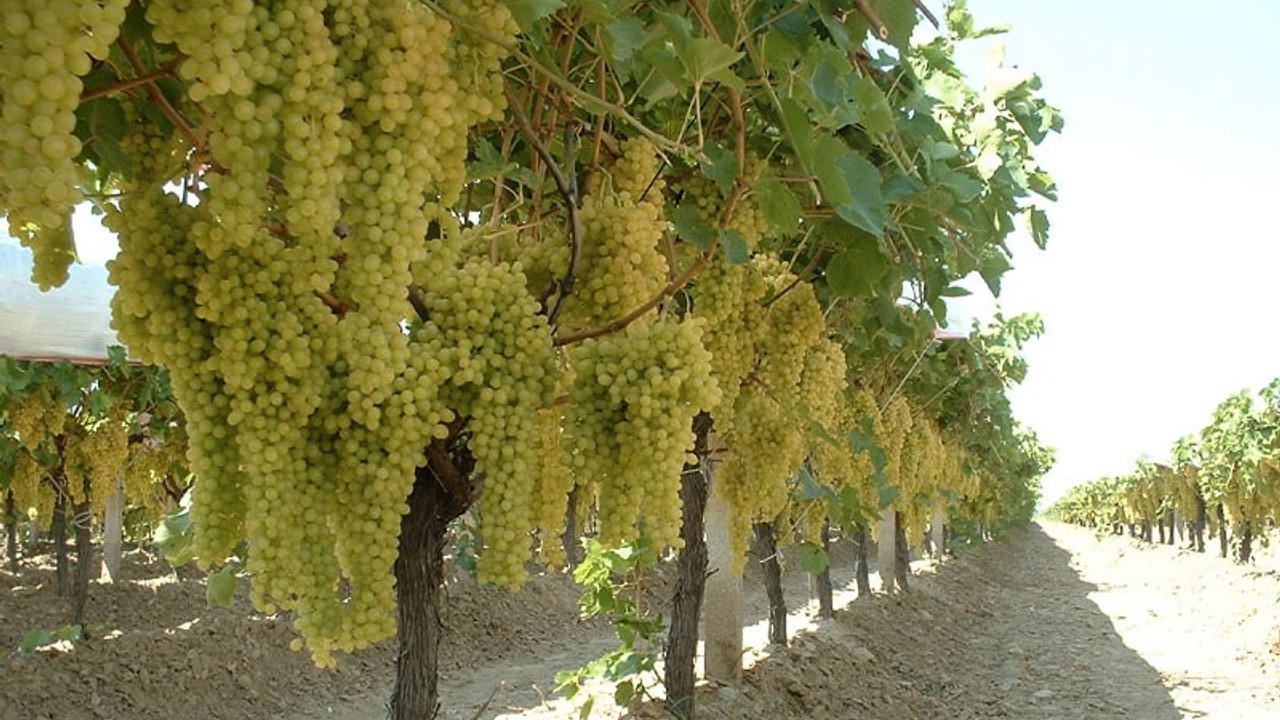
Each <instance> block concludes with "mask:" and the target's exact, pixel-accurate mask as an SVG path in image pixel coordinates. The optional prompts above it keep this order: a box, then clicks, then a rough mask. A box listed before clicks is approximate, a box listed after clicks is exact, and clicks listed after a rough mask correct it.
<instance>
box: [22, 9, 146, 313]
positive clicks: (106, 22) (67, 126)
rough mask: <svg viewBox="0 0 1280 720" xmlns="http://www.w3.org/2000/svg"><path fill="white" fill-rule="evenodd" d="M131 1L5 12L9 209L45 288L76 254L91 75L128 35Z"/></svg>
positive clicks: (61, 277) (60, 279)
mask: <svg viewBox="0 0 1280 720" xmlns="http://www.w3.org/2000/svg"><path fill="white" fill-rule="evenodd" d="M128 4H129V0H8V2H6V3H5V7H4V9H3V11H0V97H2V98H4V102H3V109H2V110H0V208H4V209H5V212H6V213H7V215H8V221H9V232H10V233H12V234H13V235H14V236H15V237H17V238H18V239H19V240H20V241H21V242H22V244H23V245H26V246H27V247H30V248H31V249H32V252H33V253H34V254H35V260H36V262H35V270H34V274H33V276H32V280H33V281H34V282H35V283H36V284H37V285H39V286H40V288H41V289H42V290H47V289H49V288H50V287H53V286H56V285H61V284H62V283H64V282H66V279H67V272H66V268H67V266H68V265H69V264H70V263H71V261H72V260H74V258H75V251H74V243H72V241H71V235H70V233H71V227H70V221H69V217H70V214H71V209H72V207H73V206H74V205H75V203H76V202H77V200H79V199H80V191H79V189H78V183H79V180H80V170H79V169H78V168H77V166H76V162H75V160H76V157H77V156H78V155H79V154H80V150H81V142H80V140H79V139H78V138H77V137H76V136H75V127H76V116H75V111H76V108H77V107H78V106H79V104H80V93H81V92H82V91H83V89H84V83H83V82H82V81H81V79H80V78H82V77H84V76H85V75H86V74H88V72H89V71H90V70H91V69H92V67H93V62H94V61H95V60H103V59H105V58H106V57H107V54H108V53H109V52H110V48H111V45H112V43H114V42H115V41H116V38H117V37H118V36H119V34H120V24H121V23H122V22H123V21H124V18H125V8H126V7H127V6H128Z"/></svg>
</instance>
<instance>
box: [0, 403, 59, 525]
mask: <svg viewBox="0 0 1280 720" xmlns="http://www.w3.org/2000/svg"><path fill="white" fill-rule="evenodd" d="M7 412H8V415H9V427H10V428H11V429H12V431H13V436H12V440H13V441H14V442H15V444H16V445H17V447H16V448H15V449H16V450H17V452H16V453H15V454H14V455H15V463H14V469H13V478H12V479H11V481H10V483H9V489H10V490H12V491H13V497H14V501H15V503H16V504H17V506H18V507H19V508H22V509H29V508H35V510H36V516H37V517H38V518H40V520H41V522H45V523H47V522H48V521H49V519H50V518H51V517H52V512H53V503H54V493H53V492H52V490H51V489H50V488H48V487H46V486H45V485H44V480H45V477H46V475H47V473H46V470H45V467H44V466H43V465H42V464H41V463H40V462H39V460H37V459H36V456H35V454H34V453H35V450H36V449H37V448H38V447H40V446H41V445H42V444H43V443H45V442H46V440H47V441H52V440H53V439H54V438H55V437H56V436H58V435H61V434H63V432H64V430H65V428H66V424H67V410H66V408H65V407H64V406H63V405H62V403H60V402H58V400H57V399H56V398H55V397H53V396H52V394H50V393H48V392H46V391H43V390H40V389H37V390H36V391H35V392H32V393H30V394H28V395H25V396H23V397H21V398H18V399H10V401H9V404H8V407H7Z"/></svg>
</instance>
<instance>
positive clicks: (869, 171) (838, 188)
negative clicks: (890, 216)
mask: <svg viewBox="0 0 1280 720" xmlns="http://www.w3.org/2000/svg"><path fill="white" fill-rule="evenodd" d="M815 152H816V158H815V161H816V162H815V164H814V174H815V175H817V176H818V184H819V185H820V186H821V187H822V192H823V193H824V194H825V195H826V199H827V202H828V203H830V204H831V205H833V206H834V207H835V209H836V214H837V215H839V216H840V217H841V218H842V219H843V220H844V221H845V222H847V223H849V224H850V225H852V226H854V227H856V228H861V229H862V230H866V231H867V232H869V233H871V234H872V235H874V236H876V237H879V236H880V235H883V234H884V225H885V207H884V196H883V195H882V194H881V191H880V184H881V180H880V172H879V171H878V170H876V167H875V166H874V165H872V164H871V163H870V162H868V161H867V160H866V158H864V157H862V156H861V155H858V154H857V153H855V152H853V151H852V150H850V149H849V146H848V145H845V144H844V143H843V142H841V141H840V140H838V139H836V138H833V137H830V136H827V137H823V138H819V140H818V142H817V146H816V148H815Z"/></svg>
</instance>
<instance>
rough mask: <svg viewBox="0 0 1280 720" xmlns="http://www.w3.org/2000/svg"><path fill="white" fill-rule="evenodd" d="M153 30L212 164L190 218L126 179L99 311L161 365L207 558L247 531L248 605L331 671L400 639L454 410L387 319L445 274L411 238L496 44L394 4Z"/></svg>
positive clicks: (507, 30)
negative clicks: (115, 296) (167, 375)
mask: <svg viewBox="0 0 1280 720" xmlns="http://www.w3.org/2000/svg"><path fill="white" fill-rule="evenodd" d="M446 6H447V7H448V9H449V10H450V12H451V13H455V14H458V15H465V16H466V17H467V18H468V20H467V22H468V25H469V26H470V27H474V28H480V29H482V30H484V31H485V32H484V33H482V34H481V35H482V36H484V37H501V38H510V37H513V36H514V34H515V32H516V31H517V29H516V26H515V24H514V21H513V20H512V19H511V16H510V14H509V12H508V11H507V10H506V9H505V8H504V7H503V6H501V5H498V4H495V3H491V2H481V3H466V2H449V3H446ZM147 19H148V20H149V21H150V22H151V23H152V25H153V26H154V29H155V37H156V39H157V41H159V42H174V43H176V44H177V46H178V48H179V50H180V51H181V52H182V53H183V54H184V55H185V56H187V59H186V61H185V62H184V63H183V64H182V66H181V67H180V69H179V75H180V77H181V78H182V79H183V80H184V81H185V82H186V84H187V88H188V96H189V98H190V99H191V100H194V101H197V102H199V103H200V105H201V108H202V110H203V111H204V112H205V114H206V116H207V122H206V127H207V131H208V143H207V147H206V148H205V150H206V151H207V153H208V154H209V155H210V156H211V158H212V160H213V161H214V162H215V163H216V166H217V171H216V172H211V173H207V174H206V175H205V176H204V183H205V186H204V187H203V188H200V203H199V205H198V206H197V207H195V208H190V209H179V208H176V207H174V201H173V200H171V199H168V196H165V195H164V194H163V193H160V192H159V190H158V189H157V188H155V187H150V188H148V187H145V183H143V182H141V181H138V180H139V178H135V181H137V182H135V183H134V184H133V185H132V186H129V187H128V188H127V192H126V195H125V197H124V198H123V199H122V200H121V203H120V210H119V212H118V213H113V218H112V222H113V223H115V224H116V225H117V226H118V227H119V228H120V229H119V230H118V232H120V234H121V236H122V251H121V254H122V257H121V258H120V259H119V260H118V261H117V264H116V267H115V268H114V270H113V280H114V279H117V278H118V282H119V283H120V285H121V293H122V294H123V295H124V296H125V298H124V299H123V300H121V301H120V302H119V303H118V306H117V307H116V309H115V312H116V318H117V323H119V324H120V326H121V334H122V337H124V335H126V334H129V335H131V338H132V339H130V340H126V342H127V343H128V344H129V345H130V347H131V348H134V347H135V346H137V347H140V348H144V349H143V350H142V352H144V353H147V354H149V355H150V356H151V357H154V358H157V359H161V360H162V361H163V362H165V364H166V365H169V366H170V367H171V369H172V371H173V385H174V390H175V394H176V395H177V397H178V400H179V402H180V403H181V404H182V406H183V408H184V410H186V412H187V415H188V422H189V425H188V428H189V431H190V435H191V437H190V452H189V455H190V460H191V464H192V469H193V471H195V472H196V473H197V474H198V475H199V477H200V480H199V481H198V483H197V484H196V488H195V499H194V505H193V508H192V513H193V517H194V518H195V522H196V525H197V529H198V531H197V544H198V548H197V551H198V553H199V555H200V557H201V561H202V562H203V563H204V564H206V565H209V564H217V563H219V562H221V561H222V559H223V558H224V557H225V556H226V554H227V553H228V552H229V551H230V550H231V548H232V547H233V546H234V544H235V542H236V541H237V540H238V539H239V538H242V537H244V538H247V539H248V540H249V541H250V543H251V545H252V551H251V553H250V555H249V560H248V565H249V569H250V571H251V572H253V573H254V574H255V576H256V579H255V585H254V600H255V602H257V603H258V604H259V606H261V607H263V608H264V609H268V608H271V609H274V608H276V607H279V608H283V609H286V610H291V611H294V612H295V613H296V614H297V615H298V620H297V623H296V627H297V629H298V630H299V632H300V633H301V635H302V637H303V640H304V642H305V645H306V646H307V647H308V648H309V649H310V650H311V652H312V655H313V658H314V659H315V660H316V661H317V662H318V663H320V664H330V663H332V662H333V659H332V652H333V651H343V650H350V649H353V648H357V647H362V646H364V645H367V644H368V643H369V642H372V641H374V640H377V639H380V638H382V637H385V636H386V635H388V634H390V633H391V632H393V631H394V613H392V612H391V610H392V608H393V607H394V598H395V595H394V579H393V577H392V573H391V570H392V564H393V562H394V559H395V557H396V549H397V537H398V533H399V525H400V517H401V515H402V514H403V513H405V512H406V511H407V506H406V503H405V500H406V498H407V496H408V494H409V490H410V488H411V487H412V485H413V480H414V468H415V465H416V463H417V462H418V461H419V460H420V458H421V451H422V448H423V447H424V446H425V445H426V444H427V443H428V442H430V439H431V438H432V437H433V436H438V435H440V434H442V433H443V432H444V428H443V426H442V423H444V422H446V421H449V420H451V419H452V418H453V415H452V413H451V412H450V411H449V409H448V408H447V407H444V406H443V405H442V404H441V400H440V398H439V397H438V388H439V387H440V386H441V385H442V384H443V383H444V382H446V381H447V380H449V379H450V377H451V375H450V372H449V371H447V370H446V368H444V367H443V365H442V363H441V361H440V359H439V358H438V355H439V354H440V352H439V351H440V349H441V348H440V346H439V344H438V343H434V342H432V341H430V340H429V339H427V340H422V339H417V340H415V339H412V338H411V337H410V336H409V335H408V334H406V333H405V331H404V323H405V321H406V320H407V319H409V318H411V317H412V309H411V306H410V304H409V302H408V296H407V289H408V288H409V286H410V285H411V284H413V282H414V278H415V274H416V276H417V278H418V280H419V283H420V284H422V285H425V286H428V290H429V291H430V289H431V287H430V286H432V285H434V284H437V281H438V280H439V279H440V278H443V277H447V276H451V275H454V274H457V273H458V268H457V267H456V264H455V262H454V259H455V257H456V248H451V247H448V246H447V245H446V243H444V242H428V241H426V238H427V236H428V229H429V226H430V224H431V223H432V222H433V221H435V222H439V223H440V224H441V225H446V224H448V217H447V214H446V212H445V211H444V210H443V208H444V207H447V206H449V205H451V204H453V203H454V202H455V201H456V199H457V198H458V196H459V194H460V192H461V188H462V183H463V179H464V177H465V159H466V146H467V133H468V132H469V129H470V127H471V126H472V125H474V124H475V123H477V122H480V121H484V120H491V119H495V118H497V117H498V116H499V115H500V113H501V110H502V107H503V96H502V92H501V81H502V80H501V75H500V73H498V72H497V70H498V67H499V63H500V62H501V59H502V57H503V55H504V51H503V50H501V49H500V45H499V44H491V43H489V42H488V41H485V40H480V39H478V38H477V37H476V36H473V35H471V34H468V33H464V32H461V31H460V30H458V29H457V28H454V27H452V26H451V25H450V24H449V23H448V22H446V21H445V20H444V19H442V18H441V17H439V16H437V15H436V14H435V13H434V12H433V11H431V10H429V9H427V8H426V7H425V6H422V5H420V4H417V3H404V2H401V1H400V0H373V1H369V0H332V1H330V0H281V1H280V2H277V3H273V4H271V5H270V6H268V5H267V4H265V3H255V2H253V1H252V0H213V1H212V2H199V3H197V2H192V1H191V0H153V2H151V3H149V4H148V6H147ZM142 179H143V180H152V179H151V178H146V177H145V176H144V177H143V178H142ZM157 180H158V178H157ZM140 198H142V199H140ZM135 202H136V203H137V204H138V206H140V207H145V208H146V212H145V213H144V216H143V217H142V218H140V219H137V220H135V219H134V218H132V217H130V215H131V213H130V209H131V204H132V203H135ZM169 216H173V217H176V218H178V219H179V220H180V222H178V223H175V224H174V226H173V227H172V228H165V229H161V230H159V231H158V232H157V229H156V228H155V227H154V226H155V225H156V223H155V220H156V219H157V218H163V217H169ZM147 233H151V234H154V235H156V236H157V237H155V238H154V239H152V240H150V241H148V240H145V239H143V238H141V237H140V236H141V235H143V234H147ZM446 234H447V233H446ZM126 235H129V236H132V238H131V239H129V238H125V237H124V236H126ZM148 242H149V243H150V245H148ZM148 247H149V248H151V249H154V250H155V251H157V258H156V259H154V260H148V259H147V258H145V257H143V256H142V255H141V254H140V250H141V249H142V248H148ZM146 271H151V272H152V273H154V275H155V279H154V280H151V279H147V276H146V275H145V273H146ZM163 287H169V288H170V289H172V290H173V291H174V292H172V293H171V296H170V298H169V299H165V298H162V297H160V296H159V290H160V289H161V288H163ZM428 294H429V292H428ZM521 307H524V306H521ZM184 325H185V329H176V330H175V328H182V327H183V326H184ZM126 328H127V329H126ZM166 332H168V333H169V334H167V335H166V334H165V333H166ZM504 372H505V371H504ZM454 379H456V377H454ZM485 411H486V412H488V411H489V410H488V409H487V408H486V410H485ZM503 412H504V409H503V408H501V407H498V409H496V410H493V413H494V415H495V417H494V418H493V419H491V420H489V421H488V422H492V423H494V424H495V425H499V426H502V427H505V425H504V424H503V423H502V422H499V420H498V417H497V416H499V415H501V414H502V413H503ZM503 417H505V416H503ZM480 424H483V423H480ZM495 432H496V431H495ZM477 433H478V431H477ZM338 589H341V591H340V592H339V590H338Z"/></svg>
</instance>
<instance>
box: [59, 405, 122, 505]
mask: <svg viewBox="0 0 1280 720" xmlns="http://www.w3.org/2000/svg"><path fill="white" fill-rule="evenodd" d="M125 410H126V407H125V406H124V405H121V404H117V405H116V406H115V407H113V408H112V409H111V410H110V411H109V412H108V413H107V414H106V415H104V416H103V417H101V418H97V419H92V420H90V419H89V418H85V420H86V421H85V422H82V423H81V424H80V425H79V427H78V428H77V431H76V432H75V433H74V434H72V435H71V436H70V437H69V438H68V442H67V447H66V450H65V455H64V456H63V468H64V469H65V470H66V479H67V490H68V491H69V493H70V496H71V500H72V502H73V503H76V504H79V503H85V502H87V503H89V505H90V507H92V508H93V509H94V510H95V511H98V512H101V511H102V510H104V509H105V508H106V500H107V496H109V495H110V494H111V493H112V492H114V491H115V489H116V485H117V484H118V483H119V482H120V479H121V473H123V472H124V469H125V466H126V465H127V464H128V462H129V426H128V425H127V424H126V422H125Z"/></svg>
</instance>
